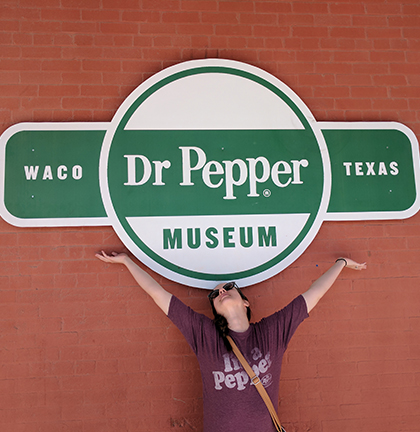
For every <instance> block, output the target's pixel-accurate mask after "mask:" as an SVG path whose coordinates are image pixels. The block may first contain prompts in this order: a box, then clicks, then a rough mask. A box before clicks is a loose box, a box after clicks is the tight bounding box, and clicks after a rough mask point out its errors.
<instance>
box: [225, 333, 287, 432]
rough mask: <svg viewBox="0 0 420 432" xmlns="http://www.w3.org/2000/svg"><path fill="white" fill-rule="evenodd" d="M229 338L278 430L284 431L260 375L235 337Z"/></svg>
mask: <svg viewBox="0 0 420 432" xmlns="http://www.w3.org/2000/svg"><path fill="white" fill-rule="evenodd" d="M227 339H228V341H229V342H230V344H231V346H232V350H233V352H234V354H235V355H236V357H237V358H238V360H239V361H240V362H241V364H242V366H243V368H244V369H245V371H246V373H247V374H248V375H249V377H250V378H251V381H252V382H253V383H254V385H255V388H256V389H257V390H258V393H259V394H260V396H261V397H262V399H263V401H264V403H265V404H266V405H267V408H268V411H269V412H270V415H271V418H272V420H273V423H274V426H275V427H276V430H277V431H279V432H282V431H284V429H283V428H282V426H281V424H280V420H279V417H278V415H277V412H276V410H275V408H274V406H273V403H272V402H271V399H270V396H268V393H267V391H266V390H265V388H264V386H263V385H262V382H261V381H260V379H259V378H258V376H257V375H255V373H254V371H253V370H252V368H251V366H250V365H249V364H248V362H247V361H246V360H245V357H244V356H243V355H242V353H241V351H240V350H239V348H238V347H237V345H236V344H235V342H233V339H232V338H231V337H230V336H227Z"/></svg>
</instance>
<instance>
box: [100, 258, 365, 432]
mask: <svg viewBox="0 0 420 432" xmlns="http://www.w3.org/2000/svg"><path fill="white" fill-rule="evenodd" d="M96 256H97V257H98V258H99V259H100V260H102V261H104V262H106V263H112V264H123V265H125V266H126V267H127V269H128V270H129V271H130V273H131V274H132V275H133V277H134V279H135V280H136V281H137V283H138V284H139V285H140V286H141V287H142V288H143V289H144V291H146V292H147V293H148V294H149V295H150V296H151V297H152V298H153V300H154V301H155V303H156V304H157V305H158V306H159V307H160V308H161V309H162V311H163V312H164V313H165V314H166V315H167V316H168V317H169V318H170V319H171V320H172V321H173V323H174V324H175V325H176V326H177V327H178V328H179V329H180V330H181V332H182V334H183V335H184V337H185V338H186V340H187V342H188V343H189V345H190V346H191V348H192V349H193V351H194V353H195V354H196V356H197V358H198V361H199V364H200V369H201V376H202V381H203V405H204V432H218V431H223V432H238V431H241V432H242V431H252V432H267V431H275V427H274V424H273V422H272V420H271V417H270V414H269V412H268V410H267V408H266V406H265V404H264V402H263V400H262V398H261V397H260V395H259V394H258V392H257V390H256V389H255V388H253V387H254V385H253V384H252V383H251V382H250V379H249V376H248V375H247V374H246V372H245V371H244V370H243V368H242V366H241V365H240V363H239V361H238V359H237V358H236V356H235V355H234V354H233V353H232V351H231V347H230V344H229V342H228V341H227V339H226V336H227V335H228V334H229V335H230V336H231V337H232V339H233V340H234V342H235V343H236V345H237V346H238V347H239V349H240V351H241V352H242V354H243V355H244V357H245V358H246V359H247V361H248V362H249V364H250V366H251V367H252V369H253V370H254V372H255V374H256V375H258V377H259V378H260V380H261V382H262V383H263V385H264V387H265V389H266V391H267V393H268V394H269V396H270V398H271V400H272V402H273V405H274V406H275V407H277V406H278V394H279V380H280V371H281V362H282V358H283V354H284V352H285V350H286V348H287V345H288V343H289V341H290V339H291V337H292V335H293V333H294V332H295V330H296V329H297V327H298V326H299V324H300V323H301V322H302V321H303V320H304V319H305V318H307V316H308V313H309V312H310V311H311V310H312V309H313V308H314V307H315V306H316V304H317V303H318V301H319V300H320V299H321V298H322V296H323V295H324V294H325V293H326V292H327V291H328V290H329V288H330V287H331V286H332V284H333V283H334V281H335V280H336V279H337V277H338V275H339V274H340V273H341V271H342V270H343V268H344V267H348V268H350V269H354V270H362V269H365V268H366V264H358V263H356V262H355V261H353V260H351V259H350V258H339V259H337V261H336V262H335V264H334V265H333V266H332V267H331V268H330V269H329V270H328V271H327V272H326V273H324V274H323V275H322V276H321V277H320V278H319V279H318V280H316V281H315V282H314V283H313V284H312V285H311V287H310V288H309V290H308V291H306V292H305V293H304V294H302V295H300V296H298V297H296V298H295V299H294V300H293V301H292V302H291V303H290V304H289V305H287V306H286V307H285V308H284V309H282V310H280V311H278V312H276V313H274V314H273V315H271V316H269V317H267V318H264V319H262V320H261V321H260V322H258V323H252V324H251V323H250V315H251V314H250V304H249V301H248V299H247V298H246V297H245V296H244V295H243V294H242V292H241V291H240V289H239V288H238V287H237V286H236V284H235V283H233V282H231V283H221V284H219V285H217V286H216V288H215V289H214V290H212V291H211V292H210V294H209V298H210V302H211V306H212V309H213V313H214V315H215V320H214V321H212V320H210V319H209V318H207V317H206V316H204V315H202V314H198V313H196V312H194V311H193V310H192V309H190V308H189V307H187V306H186V305H184V304H183V303H182V302H181V301H180V300H179V299H177V298H176V297H175V296H173V295H172V294H170V293H169V292H168V291H166V290H165V289H164V288H163V287H162V286H161V285H160V284H159V283H157V282H156V281H155V280H154V279H153V278H152V277H151V276H149V274H148V273H146V272H145V271H144V270H142V269H141V268H140V267H139V266H138V265H136V264H135V263H134V262H133V261H132V260H131V259H130V258H129V257H128V256H127V255H126V254H117V253H115V252H114V253H112V255H107V254H106V253H105V252H102V253H101V254H97V255H96Z"/></svg>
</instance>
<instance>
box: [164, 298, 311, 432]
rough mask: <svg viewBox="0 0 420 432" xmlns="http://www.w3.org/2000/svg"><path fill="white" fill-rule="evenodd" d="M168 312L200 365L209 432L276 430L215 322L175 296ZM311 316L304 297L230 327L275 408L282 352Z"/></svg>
mask: <svg viewBox="0 0 420 432" xmlns="http://www.w3.org/2000/svg"><path fill="white" fill-rule="evenodd" d="M168 317H169V318H170V319H171V320H172V322H173V323H174V324H175V325H176V326H177V327H178V328H179V329H180V330H181V332H182V334H183V335H184V337H185V339H186V340H187V342H188V343H189V345H190V346H191V348H192V349H193V351H194V353H195V354H196V356H197V358H198V362H199V364H200V370H201V376H202V380H203V408H204V432H219V431H220V432H222V431H223V432H239V431H240V432H242V431H252V432H271V431H275V428H274V425H273V422H272V420H271V417H270V414H269V412H268V409H267V407H266V405H265V404H264V401H263V400H262V398H261V396H260V395H259V393H258V391H257V390H256V389H255V388H254V384H251V380H250V378H249V376H248V374H247V373H246V372H245V370H244V369H243V367H242V365H241V364H240V362H239V360H238V359H237V358H236V356H235V354H233V352H231V353H229V352H228V351H227V350H226V348H225V345H224V343H223V340H222V338H221V337H220V336H219V333H218V332H217V329H216V327H215V325H214V323H213V321H212V320H211V319H210V318H208V317H206V316H205V315H202V314H199V313H197V312H194V311H193V310H192V309H191V308H189V307H188V306H186V305H185V304H184V303H182V302H181V301H180V300H179V299H178V298H176V297H175V296H173V297H172V299H171V303H170V305H169V312H168ZM307 317H308V311H307V307H306V302H305V299H304V298H303V297H302V296H299V297H297V298H295V299H294V300H293V301H292V302H291V303H290V304H289V305H287V306H286V307H285V308H284V309H282V310H280V311H278V312H276V313H274V314H273V315H270V316H269V317H267V318H263V319H262V320H261V321H259V322H257V323H252V324H251V325H250V327H249V328H248V330H247V331H246V332H244V333H237V332H233V331H230V336H231V337H232V339H233V340H234V341H235V343H236V344H237V345H238V348H239V349H240V350H241V352H242V354H243V355H244V357H245V358H246V360H247V361H248V363H249V364H250V365H251V367H252V369H253V370H254V372H255V373H256V374H257V375H258V376H259V378H260V380H261V382H262V383H263V385H264V387H265V389H266V390H267V393H268V394H269V396H270V398H271V400H272V402H273V405H274V406H275V407H277V406H278V395H279V381H280V371H281V363H282V358H283V354H284V352H285V350H286V348H287V345H288V343H289V341H290V339H291V337H292V336H293V333H294V332H295V331H296V329H297V327H298V326H299V324H300V323H301V322H302V321H303V320H304V319H305V318H307ZM280 420H281V419H280Z"/></svg>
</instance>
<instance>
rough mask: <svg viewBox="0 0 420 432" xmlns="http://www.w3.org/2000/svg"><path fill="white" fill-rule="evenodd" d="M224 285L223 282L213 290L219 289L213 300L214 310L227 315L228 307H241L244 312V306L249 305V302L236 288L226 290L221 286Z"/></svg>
mask: <svg viewBox="0 0 420 432" xmlns="http://www.w3.org/2000/svg"><path fill="white" fill-rule="evenodd" d="M224 285H225V283H224V282H223V283H221V284H219V285H217V286H216V288H215V289H214V291H219V295H218V296H217V297H216V298H215V299H214V300H213V304H214V308H215V309H216V312H217V313H218V314H220V315H223V316H227V315H228V312H229V310H230V309H236V308H243V310H244V312H245V314H246V308H247V307H248V306H249V302H248V301H247V300H244V299H243V298H242V297H241V295H240V294H239V292H238V290H237V289H235V288H232V289H231V290H229V291H226V290H225V289H224V288H223V286H224Z"/></svg>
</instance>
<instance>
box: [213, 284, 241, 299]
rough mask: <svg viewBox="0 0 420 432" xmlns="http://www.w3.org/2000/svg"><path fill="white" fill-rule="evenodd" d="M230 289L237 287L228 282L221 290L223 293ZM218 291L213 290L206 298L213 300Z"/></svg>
mask: <svg viewBox="0 0 420 432" xmlns="http://www.w3.org/2000/svg"><path fill="white" fill-rule="evenodd" d="M232 288H236V289H238V285H236V283H235V282H228V283H227V284H225V285H223V289H224V290H225V291H230V290H231V289H232ZM219 291H220V289H214V290H213V291H211V293H210V294H209V295H208V296H207V297H208V298H209V299H210V300H214V299H215V298H216V297H217V296H218V295H219Z"/></svg>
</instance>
